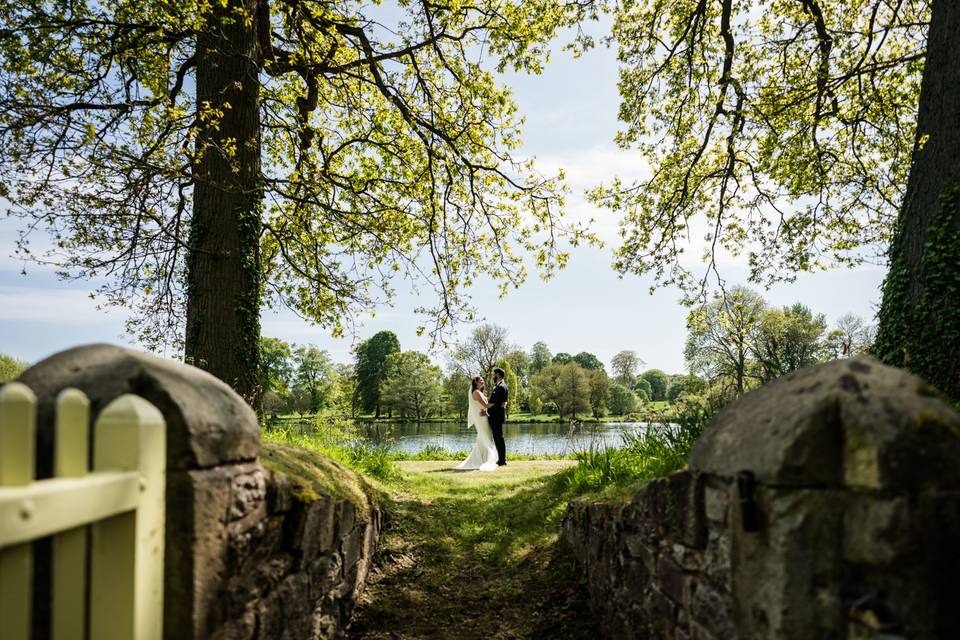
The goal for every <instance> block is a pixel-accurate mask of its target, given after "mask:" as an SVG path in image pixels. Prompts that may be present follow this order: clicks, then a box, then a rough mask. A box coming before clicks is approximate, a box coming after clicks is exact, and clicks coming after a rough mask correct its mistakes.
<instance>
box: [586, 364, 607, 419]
mask: <svg viewBox="0 0 960 640" xmlns="http://www.w3.org/2000/svg"><path fill="white" fill-rule="evenodd" d="M586 373H587V384H588V385H589V386H590V411H591V413H592V414H593V417H594V418H602V417H603V416H605V415H607V404H609V402H610V378H608V377H607V374H606V372H604V371H602V370H599V369H587V370H586Z"/></svg>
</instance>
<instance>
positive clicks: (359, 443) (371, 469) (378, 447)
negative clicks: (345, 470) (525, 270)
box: [261, 417, 399, 480]
mask: <svg viewBox="0 0 960 640" xmlns="http://www.w3.org/2000/svg"><path fill="white" fill-rule="evenodd" d="M261 437H262V438H263V439H264V440H266V441H269V442H279V443H283V444H288V445H293V446H295V447H300V448H301V449H308V450H311V451H316V452H319V453H322V454H323V455H325V456H327V457H328V458H332V459H333V460H336V461H337V462H340V463H341V464H344V465H346V466H347V467H350V468H351V469H353V470H354V471H357V472H359V473H362V474H366V475H369V476H372V477H375V478H377V479H379V480H395V479H397V478H398V477H399V471H398V470H397V468H396V465H394V463H393V460H392V458H391V457H390V452H389V449H388V447H387V446H386V445H385V444H371V443H369V442H367V441H365V440H363V439H362V438H361V437H360V434H359V432H358V431H357V429H356V426H355V425H354V423H353V422H352V421H351V420H340V419H336V418H330V417H323V418H318V420H317V424H316V429H315V430H313V431H311V432H307V433H303V432H301V431H299V430H297V429H286V428H282V429H270V430H265V431H263V432H262V433H261Z"/></svg>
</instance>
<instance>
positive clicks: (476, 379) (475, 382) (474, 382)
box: [470, 376, 481, 392]
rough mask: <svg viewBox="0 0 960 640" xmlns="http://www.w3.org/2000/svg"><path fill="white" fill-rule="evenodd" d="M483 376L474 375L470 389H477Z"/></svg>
mask: <svg viewBox="0 0 960 640" xmlns="http://www.w3.org/2000/svg"><path fill="white" fill-rule="evenodd" d="M480 380H481V376H474V378H473V380H472V381H471V382H470V391H471V392H473V391H476V390H477V386H478V385H479V384H480Z"/></svg>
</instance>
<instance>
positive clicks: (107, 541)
mask: <svg viewBox="0 0 960 640" xmlns="http://www.w3.org/2000/svg"><path fill="white" fill-rule="evenodd" d="M89 413H90V403H89V401H88V400H87V398H86V396H84V395H83V393H81V392H80V391H78V390H76V389H67V390H65V391H63V392H62V393H61V394H60V395H59V396H58V398H57V406H56V428H55V438H56V439H55V454H54V456H55V458H54V475H55V476H56V477H54V478H50V479H45V480H35V479H34V442H35V429H36V426H35V423H36V398H35V396H34V394H33V392H32V391H31V390H30V389H29V388H28V387H26V386H25V385H22V384H19V383H10V384H8V385H5V386H4V387H2V388H0V626H2V629H0V635H2V637H3V640H28V639H29V638H30V615H31V614H30V612H31V602H30V598H31V593H32V573H33V556H32V549H31V544H30V543H31V542H32V541H33V540H36V539H38V538H42V537H45V536H49V535H53V536H54V539H53V565H52V584H53V588H52V598H53V601H52V603H51V607H50V611H51V612H52V618H53V619H52V621H51V622H52V624H51V626H52V631H53V638H54V639H55V640H67V639H68V638H78V637H80V638H82V637H83V636H84V634H83V631H82V630H83V629H84V628H89V631H90V633H89V637H90V638H91V639H92V640H113V639H116V640H160V639H161V636H162V634H163V544H164V540H163V531H164V475H165V465H166V428H165V424H164V420H163V416H161V415H160V412H159V411H158V410H157V409H156V407H154V406H153V405H152V404H150V403H149V402H147V401H146V400H144V399H143V398H140V397H137V396H133V395H124V396H120V397H119V398H117V399H116V400H114V401H113V402H111V403H110V404H109V405H108V406H107V407H106V408H105V409H104V410H103V412H102V413H101V414H100V416H99V418H98V419H97V422H96V424H95V425H94V434H93V435H94V437H93V447H94V449H93V470H92V471H91V470H90V469H89V465H88V459H89V456H88V442H89V438H88V434H87V429H88V427H87V425H88V424H89ZM88 535H89V536H90V544H89V545H88V544H87V536H88ZM88 548H89V553H90V558H89V575H88V573H87V566H88V562H87V553H88ZM88 584H89V587H90V601H89V608H87V605H86V598H85V592H86V587H87V585H88Z"/></svg>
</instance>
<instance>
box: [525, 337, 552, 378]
mask: <svg viewBox="0 0 960 640" xmlns="http://www.w3.org/2000/svg"><path fill="white" fill-rule="evenodd" d="M552 357H553V356H551V354H550V349H549V347H547V344H546V343H545V342H535V343H534V344H533V347H532V348H531V349H530V374H531V375H532V374H534V373H537V372H538V371H540V370H542V369H543V368H544V367H546V366H547V365H548V364H550V362H551V361H552Z"/></svg>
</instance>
